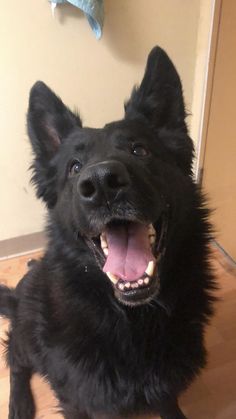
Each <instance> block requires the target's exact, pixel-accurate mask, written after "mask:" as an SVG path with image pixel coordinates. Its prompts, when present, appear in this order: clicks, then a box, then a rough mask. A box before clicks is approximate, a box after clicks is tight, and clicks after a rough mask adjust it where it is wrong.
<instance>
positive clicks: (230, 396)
mask: <svg viewBox="0 0 236 419" xmlns="http://www.w3.org/2000/svg"><path fill="white" fill-rule="evenodd" d="M38 256H39V254H34V255H33V257H38ZM30 257H32V255H27V256H21V257H18V258H14V259H8V260H5V261H0V282H3V283H5V284H7V285H10V286H15V285H16V283H17V282H18V280H19V279H20V277H21V276H22V275H23V273H24V272H25V270H26V269H27V261H28V260H29V258H30ZM213 265H214V267H215V270H216V274H217V277H218V282H219V285H220V290H219V291H218V292H217V294H218V295H219V296H220V297H221V301H220V302H219V303H218V307H217V312H216V315H215V317H214V319H213V321H212V324H211V326H209V327H208V329H207V333H206V341H207V347H208V350H209V363H208V367H207V368H206V369H205V371H204V372H203V374H202V375H201V377H200V378H199V379H198V380H196V381H195V383H194V384H193V385H192V386H191V388H189V390H188V391H187V392H186V393H185V394H184V395H183V397H182V399H181V400H180V404H181V406H182V408H183V410H184V412H185V413H186V415H187V416H188V418H189V419H235V418H236V271H235V269H234V268H233V267H232V266H230V265H229V263H228V261H227V260H226V259H225V258H224V257H223V256H221V255H220V254H219V253H218V252H217V251H214V253H213ZM0 322H1V323H0V327H1V329H0V334H1V336H4V332H5V330H6V327H7V321H5V320H3V319H0ZM32 384H33V390H34V394H35V397H36V402H37V407H38V413H37V419H56V418H58V419H59V418H61V416H60V415H59V414H57V413H56V409H55V405H56V401H55V399H54V398H53V395H52V393H51V391H50V389H49V387H48V385H47V384H46V383H44V382H43V381H42V380H41V379H40V378H39V377H34V379H33V383H32ZM8 397H9V376H8V370H7V369H6V368H5V365H4V361H3V358H1V360H0V418H1V419H7V411H8ZM22 419H23V418H22Z"/></svg>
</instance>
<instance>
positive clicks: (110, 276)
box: [106, 272, 119, 285]
mask: <svg viewBox="0 0 236 419" xmlns="http://www.w3.org/2000/svg"><path fill="white" fill-rule="evenodd" d="M106 274H107V276H108V278H109V279H110V280H111V282H113V284H115V285H116V284H117V282H118V279H119V278H117V276H115V275H113V274H112V273H111V272H107V273H106Z"/></svg>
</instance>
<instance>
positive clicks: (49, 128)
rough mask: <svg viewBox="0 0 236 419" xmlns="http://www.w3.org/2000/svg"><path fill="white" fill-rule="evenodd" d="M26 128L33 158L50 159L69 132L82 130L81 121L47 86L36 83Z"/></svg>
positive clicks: (31, 96)
mask: <svg viewBox="0 0 236 419" xmlns="http://www.w3.org/2000/svg"><path fill="white" fill-rule="evenodd" d="M27 126H28V134H29V137H30V140H31V143H32V147H33V150H34V152H35V154H36V155H40V154H43V155H44V158H49V159H50V158H51V157H53V155H54V154H55V152H56V151H57V149H58V147H59V146H60V144H61V142H63V141H64V140H65V139H66V137H67V136H68V135H69V133H70V132H71V131H72V129H73V128H74V127H76V126H79V127H81V120H80V118H79V116H77V115H75V114H73V113H72V112H71V111H70V110H69V109H68V108H67V107H66V106H65V105H64V103H63V102H62V101H61V99H60V98H59V97H58V96H56V95H55V93H54V92H53V91H52V90H51V89H49V87H48V86H46V84H44V83H43V82H42V81H38V82H37V83H35V84H34V86H33V87H32V89H31V91H30V98H29V109H28V115H27Z"/></svg>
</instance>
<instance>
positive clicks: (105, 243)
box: [100, 233, 107, 249]
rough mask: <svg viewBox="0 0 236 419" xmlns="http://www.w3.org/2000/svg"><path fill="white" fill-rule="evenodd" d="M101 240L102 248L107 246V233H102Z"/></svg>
mask: <svg viewBox="0 0 236 419" xmlns="http://www.w3.org/2000/svg"><path fill="white" fill-rule="evenodd" d="M100 241H101V248H102V249H104V248H106V247H107V238H106V235H105V233H102V234H101V235H100Z"/></svg>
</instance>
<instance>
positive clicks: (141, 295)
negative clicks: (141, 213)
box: [85, 213, 168, 307]
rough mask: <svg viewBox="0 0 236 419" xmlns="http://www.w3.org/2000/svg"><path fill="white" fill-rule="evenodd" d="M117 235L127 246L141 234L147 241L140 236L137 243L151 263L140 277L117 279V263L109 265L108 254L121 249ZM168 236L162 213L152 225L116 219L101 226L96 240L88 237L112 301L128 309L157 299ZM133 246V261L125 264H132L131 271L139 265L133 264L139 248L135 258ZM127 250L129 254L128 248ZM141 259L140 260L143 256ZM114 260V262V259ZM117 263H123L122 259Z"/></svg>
mask: <svg viewBox="0 0 236 419" xmlns="http://www.w3.org/2000/svg"><path fill="white" fill-rule="evenodd" d="M116 232H117V236H120V235H122V234H123V235H125V237H123V239H124V241H126V242H127V241H129V240H131V241H132V240H134V241H135V238H136V236H140V234H139V233H140V232H141V233H143V234H144V235H146V237H142V236H141V239H140V238H139V240H141V242H142V241H144V242H145V246H144V250H145V252H148V254H149V256H150V257H149V259H151V260H149V261H148V262H147V265H146V268H145V270H143V272H141V274H140V275H139V274H137V273H136V275H132V273H131V274H130V273H129V274H128V275H126V274H124V273H122V274H121V275H119V270H118V269H117V267H116V263H115V264H114V263H110V260H109V258H110V259H112V257H111V252H113V254H114V249H116V247H117V248H118V251H120V248H122V246H121V245H122V240H120V238H119V237H116ZM137 232H138V233H137ZM167 233H168V214H167V213H163V214H161V215H160V217H159V219H158V220H156V221H155V222H154V223H148V222H146V221H145V222H140V220H136V219H134V218H133V219H132V220H131V219H130V218H129V217H127V218H126V217H124V218H119V219H117V218H111V219H110V220H109V222H107V223H105V224H104V225H103V227H102V229H101V232H100V234H98V235H97V236H96V237H92V238H91V237H88V236H87V237H86V238H85V239H86V242H87V244H88V246H89V247H90V248H91V250H92V251H93V254H94V257H95V259H96V262H97V264H98V266H99V268H100V269H101V270H102V271H103V272H104V274H105V275H106V277H107V279H108V280H109V282H110V284H111V286H112V288H113V291H114V296H115V298H116V299H117V300H118V301H119V302H120V303H122V304H123V305H126V306H130V307H135V306H140V305H145V304H148V303H150V302H151V301H152V300H153V299H154V298H155V297H156V296H158V294H159V291H160V278H161V265H162V259H163V257H164V253H165V248H166V239H167ZM126 235H127V236H126ZM117 241H118V242H119V241H121V243H118V244H119V245H120V248H119V245H117V244H116V242H117ZM114 242H115V245H114ZM132 246H133V248H134V253H133V256H134V257H133V259H134V260H133V261H132V258H130V260H129V261H128V262H131V264H132V263H133V267H134V268H135V267H136V265H137V264H138V263H139V261H138V260H135V255H136V256H137V255H140V248H139V253H137V254H135V249H136V247H138V246H139V244H138V243H135V242H134V243H133V244H132ZM132 246H131V247H132ZM139 247H140V246H139ZM127 250H128V251H130V249H129V247H128V245H127ZM132 250H133V249H132V248H131V251H132ZM113 256H114V255H113ZM140 257H141V259H142V254H141V255H140ZM113 259H116V255H115V256H114V257H113ZM120 259H121V260H122V258H121V257H120ZM136 259H137V258H136ZM113 262H114V261H113ZM114 266H115V268H114ZM108 268H111V269H108ZM113 268H114V270H113ZM131 268H132V267H131ZM114 271H115V272H114Z"/></svg>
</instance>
